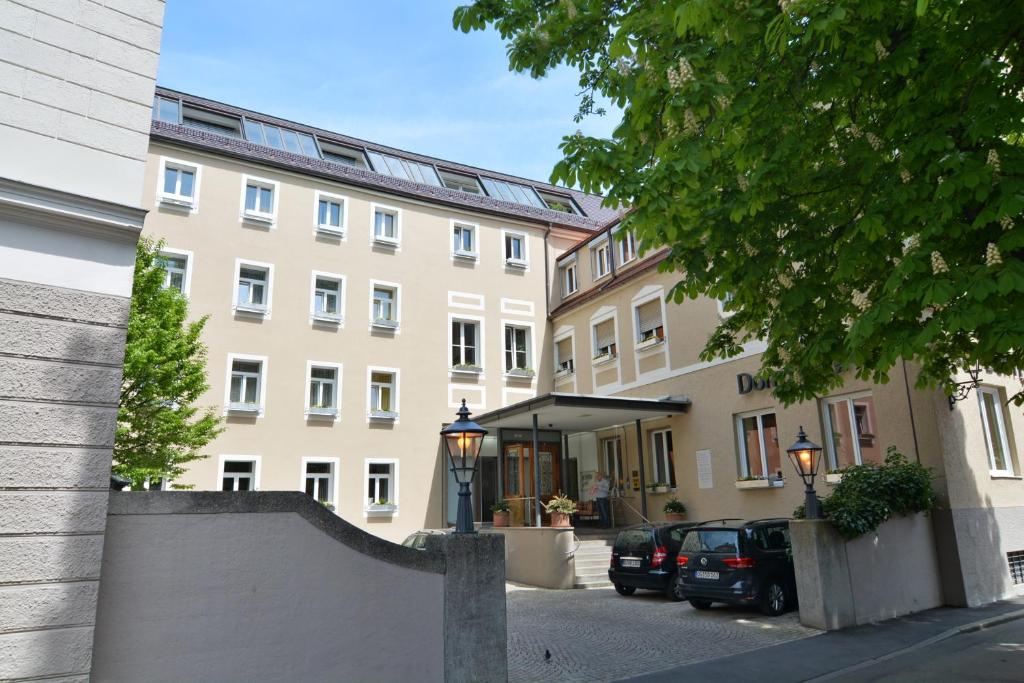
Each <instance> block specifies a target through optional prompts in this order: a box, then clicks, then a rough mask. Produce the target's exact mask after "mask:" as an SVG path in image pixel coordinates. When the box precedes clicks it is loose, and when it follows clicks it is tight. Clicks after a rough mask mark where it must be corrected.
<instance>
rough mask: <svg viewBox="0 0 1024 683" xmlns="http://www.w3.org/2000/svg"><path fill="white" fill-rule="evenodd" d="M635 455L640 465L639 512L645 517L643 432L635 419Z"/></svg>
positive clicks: (645, 477)
mask: <svg viewBox="0 0 1024 683" xmlns="http://www.w3.org/2000/svg"><path fill="white" fill-rule="evenodd" d="M636 455H637V459H638V460H639V465H640V514H641V515H642V516H643V518H644V519H647V474H646V473H645V472H644V433H643V431H642V430H641V429H640V420H637V421H636Z"/></svg>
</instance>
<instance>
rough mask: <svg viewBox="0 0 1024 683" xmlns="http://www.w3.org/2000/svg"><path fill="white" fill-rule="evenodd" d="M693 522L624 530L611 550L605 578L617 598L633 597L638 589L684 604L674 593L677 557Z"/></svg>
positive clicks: (675, 590)
mask: <svg viewBox="0 0 1024 683" xmlns="http://www.w3.org/2000/svg"><path fill="white" fill-rule="evenodd" d="M694 524H695V523H694V522H669V523H668V524H657V525H653V526H652V525H642V526H635V527H630V528H629V529H623V530H622V531H620V532H619V535H618V536H617V537H616V538H615V545H614V546H613V547H612V562H611V567H609V569H608V578H609V579H611V582H612V583H613V584H614V585H615V590H616V591H618V592H619V595H632V594H633V593H635V592H636V589H637V588H645V589H648V590H656V591H661V592H663V593H664V594H665V595H666V597H669V598H671V599H673V600H677V601H678V600H684V599H685V596H684V595H683V594H682V593H680V592H679V591H678V590H677V586H676V582H675V578H676V553H678V552H679V544H680V543H682V541H683V537H684V536H685V535H686V532H687V530H688V529H689V528H690V527H692V526H694Z"/></svg>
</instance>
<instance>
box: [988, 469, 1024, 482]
mask: <svg viewBox="0 0 1024 683" xmlns="http://www.w3.org/2000/svg"><path fill="white" fill-rule="evenodd" d="M988 476H989V477H991V478H992V479H1016V480H1018V481H1020V480H1024V477H1019V476H1017V475H1016V474H1014V473H1013V472H999V471H997V470H990V471H989V473H988Z"/></svg>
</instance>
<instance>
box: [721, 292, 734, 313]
mask: <svg viewBox="0 0 1024 683" xmlns="http://www.w3.org/2000/svg"><path fill="white" fill-rule="evenodd" d="M735 298H736V295H735V294H733V293H732V292H727V293H726V294H725V296H723V297H722V298H721V299H718V300H717V302H718V315H719V316H720V317H722V318H728V317H729V316H731V315H733V314H734V313H736V311H730V310H729V307H730V305H731V304H732V302H733V299H735Z"/></svg>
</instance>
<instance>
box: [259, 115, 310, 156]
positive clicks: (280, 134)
mask: <svg viewBox="0 0 1024 683" xmlns="http://www.w3.org/2000/svg"><path fill="white" fill-rule="evenodd" d="M245 139H246V140H248V141H249V142H255V143H256V144H257V145H266V146H267V147H273V148H274V149H281V150H285V151H288V152H291V153H292V154H301V155H303V156H307V157H313V158H314V159H319V158H320V151H319V150H317V148H316V142H314V141H313V136H312V135H307V134H306V133H297V132H295V131H294V130H288V129H287V128H280V127H278V126H272V125H270V124H269V123H260V122H259V121H253V120H251V119H246V120H245Z"/></svg>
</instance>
